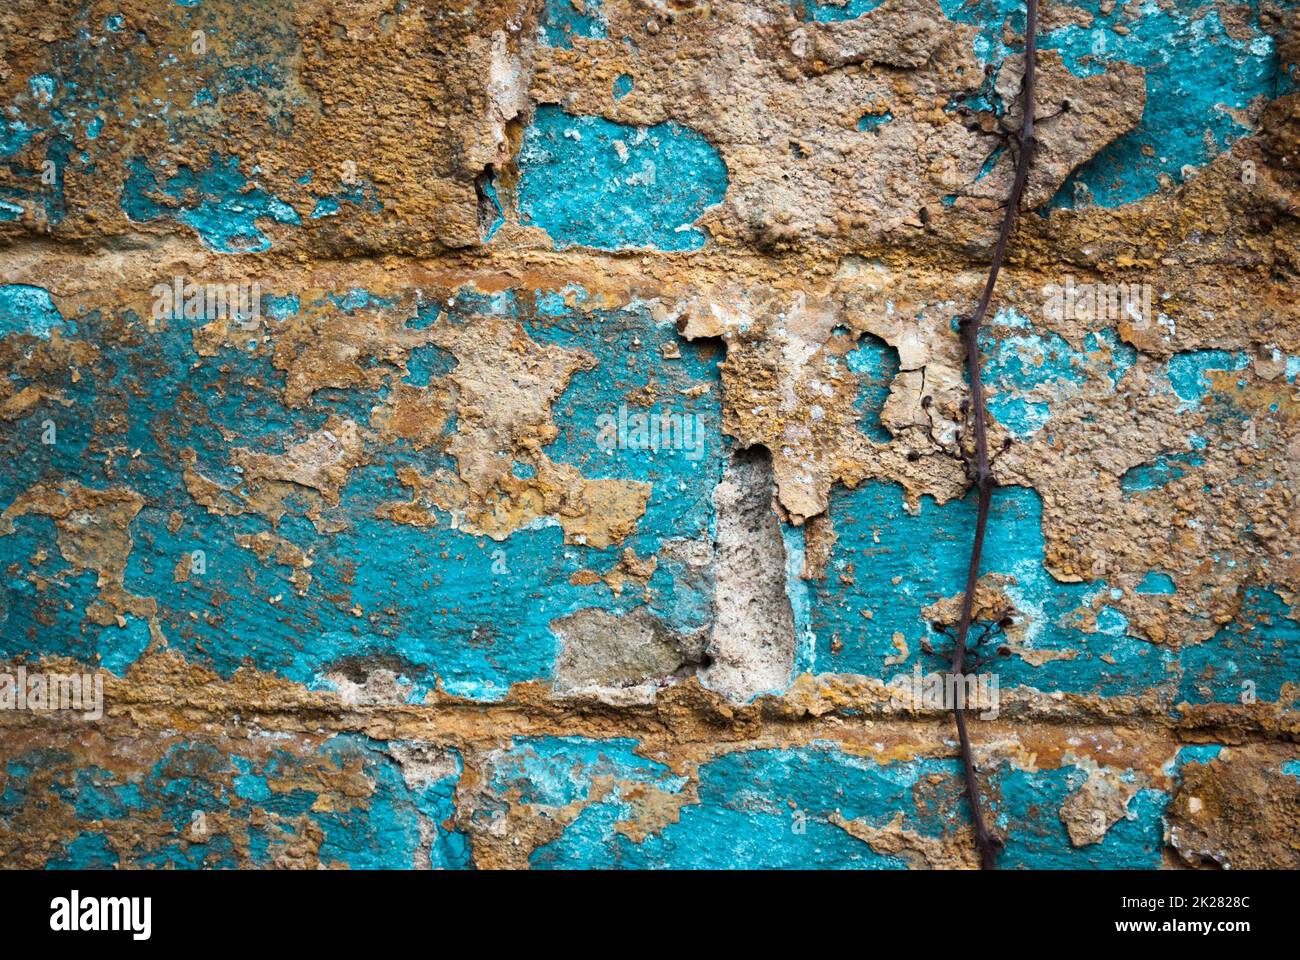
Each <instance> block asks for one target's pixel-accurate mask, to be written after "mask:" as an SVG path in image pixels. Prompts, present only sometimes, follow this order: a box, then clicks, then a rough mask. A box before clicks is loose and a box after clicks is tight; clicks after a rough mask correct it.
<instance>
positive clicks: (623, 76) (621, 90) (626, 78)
mask: <svg viewBox="0 0 1300 960" xmlns="http://www.w3.org/2000/svg"><path fill="white" fill-rule="evenodd" d="M631 92H632V75H631V74H630V73H620V74H619V75H618V76H617V77H615V78H614V99H615V100H622V99H623V98H624V97H626V96H627V95H628V94H629V93H631Z"/></svg>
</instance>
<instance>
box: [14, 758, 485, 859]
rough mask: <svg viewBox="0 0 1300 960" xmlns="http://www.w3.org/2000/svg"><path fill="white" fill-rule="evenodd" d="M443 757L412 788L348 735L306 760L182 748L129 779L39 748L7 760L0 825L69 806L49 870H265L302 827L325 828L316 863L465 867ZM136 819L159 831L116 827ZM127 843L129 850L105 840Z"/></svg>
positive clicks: (454, 762) (451, 761)
mask: <svg viewBox="0 0 1300 960" xmlns="http://www.w3.org/2000/svg"><path fill="white" fill-rule="evenodd" d="M404 744H405V742H404V741H396V742H395V743H394V745H393V749H398V748H401V747H402V746H404ZM446 756H447V762H446V763H445V764H444V765H443V766H444V767H445V773H443V775H440V776H435V777H434V778H433V779H430V780H413V781H411V782H408V780H407V778H406V776H405V775H404V773H403V770H402V768H401V766H400V765H399V763H398V762H397V761H396V760H395V759H394V756H393V754H392V753H391V752H390V750H389V748H388V747H386V746H385V745H384V744H381V743H379V742H377V741H373V740H370V739H368V738H366V737H363V736H360V735H354V734H345V735H340V736H337V737H334V738H333V739H331V740H329V741H327V742H326V743H325V744H324V745H322V746H321V747H320V748H319V750H317V751H316V752H313V753H307V754H299V753H293V752H290V751H288V750H276V751H274V752H272V753H271V754H269V755H267V756H264V757H258V758H252V757H249V756H244V755H241V754H240V753H238V752H231V753H227V752H224V751H223V750H222V749H220V748H218V747H217V746H216V745H215V744H213V743H209V742H204V741H194V742H179V743H176V744H174V745H172V746H170V747H169V748H168V749H167V750H166V752H165V753H164V754H163V755H162V756H161V757H159V759H158V760H157V762H156V763H154V764H153V766H152V768H151V769H148V770H147V771H146V772H145V773H143V774H136V773H132V774H129V775H123V774H119V773H116V772H114V771H110V770H106V769H104V768H101V767H97V766H90V767H76V766H74V765H73V761H72V758H71V757H69V756H68V755H66V754H56V753H51V752H49V751H46V752H35V753H29V754H25V755H24V756H23V757H20V758H16V759H14V760H11V761H9V763H8V764H7V766H6V773H5V790H4V793H3V794H0V821H2V822H5V823H6V825H7V824H8V822H9V821H10V820H12V818H13V817H16V816H18V815H20V814H21V813H22V812H23V810H24V809H25V808H26V807H27V806H28V805H29V804H32V803H39V804H45V803H48V802H49V800H50V799H51V798H53V799H55V800H57V801H59V802H62V803H65V804H67V805H68V807H69V809H70V811H71V813H72V815H73V817H74V818H75V824H76V826H77V827H79V828H80V832H79V833H78V834H77V836H76V837H75V838H74V839H73V840H72V841H71V842H70V843H68V844H67V845H66V847H65V848H64V849H63V850H62V851H61V852H59V853H57V854H54V855H52V856H51V858H50V860H49V862H48V866H50V867H52V868H69V869H104V868H109V867H115V866H119V865H120V866H123V867H137V868H138V867H153V868H169V867H170V868H180V869H196V868H220V869H230V868H234V867H269V866H272V865H273V862H274V860H275V857H276V856H277V855H278V854H280V853H281V852H282V851H284V849H285V847H286V846H287V845H289V844H290V843H291V842H292V841H293V840H294V839H295V838H296V837H297V836H298V835H299V833H300V832H301V831H302V829H303V826H304V824H311V825H312V827H313V829H317V830H319V831H320V832H321V843H320V848H319V856H320V861H321V865H322V866H343V867H350V868H352V869H375V868H390V869H410V868H411V867H415V866H432V867H435V868H450V869H456V868H464V867H467V866H469V865H470V849H469V843H468V838H467V837H466V836H465V835H464V834H462V833H459V832H457V831H454V830H449V829H448V828H447V827H446V826H445V824H446V823H448V822H449V821H450V817H451V814H452V812H453V797H454V794H455V788H456V784H457V782H458V781H459V778H460V773H461V764H460V759H459V757H458V756H457V755H456V753H455V751H447V753H446ZM37 778H39V782H38V780H37ZM141 821H145V822H149V823H156V822H160V823H161V824H162V825H163V829H161V830H146V831H142V830H139V829H138V826H137V827H136V828H134V829H130V830H127V831H123V830H122V829H121V828H122V826H123V825H127V824H138V823H139V822H141ZM123 835H125V836H128V837H130V838H131V846H130V847H123V846H122V845H121V841H118V843H117V844H114V843H110V841H109V837H110V836H118V837H120V836H123Z"/></svg>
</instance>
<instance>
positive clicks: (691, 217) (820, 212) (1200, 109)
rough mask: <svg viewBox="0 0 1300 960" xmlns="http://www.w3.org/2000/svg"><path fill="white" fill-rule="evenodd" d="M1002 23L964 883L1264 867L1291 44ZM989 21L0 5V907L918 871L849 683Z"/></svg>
mask: <svg viewBox="0 0 1300 960" xmlns="http://www.w3.org/2000/svg"><path fill="white" fill-rule="evenodd" d="M1041 13H1042V29H1041V36H1040V56H1039V60H1038V63H1039V68H1040V83H1039V90H1038V109H1037V111H1036V116H1037V117H1038V138H1039V147H1038V151H1037V156H1036V160H1035V165H1034V168H1033V171H1032V174H1031V177H1030V181H1029V187H1028V190H1027V193H1026V203H1025V206H1026V210H1025V214H1024V216H1023V218H1022V221H1021V223H1020V225H1019V227H1018V230H1017V233H1016V235H1015V238H1014V240H1013V244H1012V249H1011V254H1010V257H1009V259H1008V263H1007V265H1006V267H1005V269H1004V271H1003V274H1002V278H1001V280H1000V283H999V286H998V289H997V294H996V298H995V315H994V316H992V317H991V319H990V322H989V324H988V325H987V328H986V331H985V334H984V351H985V358H984V359H985V363H986V365H987V371H986V372H987V379H988V385H989V391H990V408H991V413H992V417H993V423H992V430H993V435H992V436H993V443H994V446H995V448H996V450H997V458H996V462H995V473H996V476H997V479H998V481H999V483H1000V484H1001V487H1000V489H999V490H998V491H997V493H996V495H995V498H994V505H993V515H992V521H991V528H990V535H989V543H988V546H987V551H986V557H985V564H984V570H985V574H984V577H983V579H982V580H981V582H980V590H979V591H978V592H977V603H976V607H977V610H976V612H977V617H978V619H979V621H980V622H979V623H978V624H977V626H976V631H975V632H976V635H977V636H985V637H986V643H985V644H984V647H985V648H986V649H988V651H989V652H990V653H991V654H992V659H991V662H989V663H988V664H986V665H985V666H984V668H983V671H982V673H983V675H984V677H985V680H986V681H988V682H989V683H992V682H994V681H996V686H995V687H990V686H985V687H983V688H981V691H980V695H981V698H982V699H981V701H980V708H979V709H977V711H976V712H982V713H983V714H984V718H983V719H973V720H972V730H973V736H974V740H975V752H976V758H977V760H978V764H979V768H980V771H981V776H982V778H983V783H984V790H985V792H986V796H987V799H988V802H989V804H990V806H991V808H992V811H993V822H994V827H995V829H996V831H997V832H998V833H999V835H1000V836H1002V837H1003V838H1004V841H1005V850H1004V852H1003V854H1002V858H1001V862H1002V864H1003V865H1004V866H1053V867H1055V866H1100V867H1151V866H1160V865H1165V866H1174V865H1186V864H1191V865H1210V864H1218V865H1222V866H1233V867H1248V866H1271V867H1283V866H1290V867H1294V866H1297V865H1300V748H1298V747H1297V746H1296V744H1295V738H1296V734H1297V732H1298V731H1300V704H1298V702H1297V701H1298V698H1300V622H1298V620H1297V617H1298V615H1300V558H1298V557H1297V552H1296V551H1297V542H1298V541H1297V536H1298V534H1300V509H1298V507H1297V481H1300V383H1298V378H1300V312H1298V310H1297V305H1296V289H1297V288H1296V274H1297V267H1298V266H1300V264H1298V263H1297V256H1298V253H1300V246H1298V245H1297V220H1296V214H1297V197H1298V194H1297V189H1296V188H1297V169H1296V165H1297V159H1296V151H1297V148H1298V146H1300V133H1298V131H1300V96H1298V95H1296V94H1293V93H1292V92H1291V91H1292V87H1293V74H1292V63H1293V62H1294V61H1295V59H1296V54H1297V50H1298V49H1300V48H1298V44H1300V40H1298V36H1300V35H1298V34H1297V33H1296V28H1295V20H1296V12H1295V5H1294V4H1292V3H1275V2H1251V3H1230V2H1218V3H1214V2H1205V3H1198V2H1192V0H1151V2H1147V3H1137V2H1134V3H1130V4H1125V5H1118V4H1116V3H1115V2H1114V0H1079V2H1078V3H1073V4H1066V3H1052V4H1050V5H1047V6H1045V7H1043V8H1042V11H1041ZM1023 28H1024V13H1023V10H1022V9H1021V7H1020V5H1019V4H1017V3H1014V2H1010V0H978V2H975V3H971V4H962V3H960V2H958V0H883V2H880V3H876V2H874V0H848V2H846V3H839V4H837V3H835V2H833V0H828V2H825V3H812V2H809V0H795V2H793V3H791V2H790V0H743V2H742V0H711V2H695V0H501V2H491V3H489V2H473V0H425V2H418V0H257V2H252V3H250V2H243V0H75V2H73V0H54V2H47V0H12V2H10V3H9V4H8V5H7V6H6V8H5V9H4V10H3V11H2V12H0V51H2V53H3V59H2V60H0V64H2V65H0V244H2V246H0V284H2V285H0V356H2V357H3V364H4V367H5V369H6V370H7V376H5V377H3V378H0V444H2V445H3V449H2V450H0V567H2V568H3V571H4V579H3V592H0V629H2V632H3V635H2V638H0V670H2V671H3V676H2V677H0V684H4V686H3V687H0V706H3V707H4V708H5V709H3V710H0V731H2V738H0V863H3V864H4V865H5V866H40V865H47V866H60V865H74V866H110V865H120V866H165V865H174V866H190V867H197V866H236V865H238V866H258V867H263V866H279V865H295V866H315V865H318V864H319V865H327V866H351V867H370V866H412V865H415V866H435V867H466V866H478V867H497V866H528V865H531V866H536V867H554V866H574V865H590V866H629V867H642V866H835V867H841V866H844V867H847V866H866V867H921V866H936V867H937V866H971V865H974V864H975V863H976V855H975V851H974V847H973V844H972V838H971V830H970V827H969V817H968V811H967V808H966V801H965V799H964V797H963V784H962V781H961V779H960V777H959V764H958V762H957V760H956V752H955V734H954V730H953V725H952V719H951V716H950V715H949V714H948V713H947V712H945V709H944V706H943V704H942V703H935V702H933V701H932V700H929V699H925V698H922V699H920V700H918V699H917V698H915V697H909V696H908V695H907V694H908V691H909V690H912V687H910V686H908V685H907V683H908V681H910V680H912V679H914V678H925V677H928V676H930V675H933V674H934V672H935V671H939V670H942V669H943V664H944V659H943V654H944V651H945V649H946V645H947V644H949V643H950V640H949V630H948V628H949V627H951V625H952V624H953V623H954V622H955V620H956V617H957V605H958V601H959V598H960V593H961V589H962V583H963V577H964V572H965V564H966V561H967V555H968V551H969V541H970V537H971V533H972V530H973V525H974V503H973V498H972V497H970V496H964V494H966V492H967V489H968V480H967V472H966V467H965V465H964V464H963V461H962V456H961V453H962V451H963V449H967V448H968V447H969V444H968V443H967V442H966V440H965V438H964V437H963V430H964V429H965V428H966V421H967V420H968V419H969V418H968V417H966V416H965V413H964V402H965V397H966V393H967V391H966V386H965V377H964V372H963V365H962V350H961V344H960V342H959V340H958V337H957V335H956V332H955V329H956V328H955V320H956V318H957V317H958V316H959V315H962V314H964V313H968V312H969V311H970V310H971V308H972V306H973V304H974V302H975V300H976V299H977V297H978V294H979V289H980V287H981V285H982V284H983V281H984V278H985V275H986V271H987V268H988V263H989V259H990V254H991V246H992V240H993V237H994V236H995V233H996V229H997V225H998V222H999V220H1000V218H1001V212H1002V207H1003V204H1004V202H1005V197H1006V195H1007V193H1008V190H1009V187H1010V182H1011V179H1012V169H1013V166H1014V163H1015V154H1014V150H1013V149H1010V144H1011V141H1010V139H1009V138H1008V136H1007V135H1006V133H1007V131H1008V130H1014V129H1015V128H1016V127H1017V126H1018V125H1019V117H1020V116H1023V107H1022V106H1021V104H1020V103H1019V95H1018V91H1019V78H1020V74H1021V72H1022V71H1023V56H1022V51H1023V37H1022V36H1021V31H1022V30H1023ZM1017 111H1019V112H1017ZM92 673H93V674H94V675H95V677H97V678H99V682H102V684H103V686H102V690H103V715H102V716H100V717H98V718H94V717H91V718H87V716H86V714H88V713H89V714H94V713H96V712H98V711H96V710H94V709H93V708H84V709H81V710H67V709H61V710H51V709H48V708H49V707H51V706H53V705H55V704H54V701H55V700H58V699H59V698H58V697H57V696H56V695H55V693H54V692H52V691H51V689H50V687H51V683H53V687H54V688H55V691H57V687H58V684H57V680H58V678H59V677H60V676H63V677H68V676H71V675H73V674H78V675H80V674H86V675H87V676H89V675H90V674H92ZM90 689H93V682H90V683H88V684H87V697H86V698H85V699H86V700H87V701H89V699H90V697H89V693H88V691H89V690H90ZM6 692H7V694H6ZM6 696H7V699H5V697H6ZM83 707H86V704H84V703H83Z"/></svg>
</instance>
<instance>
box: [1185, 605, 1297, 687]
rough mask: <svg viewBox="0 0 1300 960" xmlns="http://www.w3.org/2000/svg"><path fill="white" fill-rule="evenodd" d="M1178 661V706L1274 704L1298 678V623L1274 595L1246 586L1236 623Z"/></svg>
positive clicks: (1190, 649) (1227, 625) (1223, 628)
mask: <svg viewBox="0 0 1300 960" xmlns="http://www.w3.org/2000/svg"><path fill="white" fill-rule="evenodd" d="M1182 661H1183V679H1182V684H1181V685H1180V687H1179V690H1178V696H1179V700H1181V701H1184V702H1186V703H1191V704H1201V703H1247V702H1253V701H1254V700H1259V701H1263V702H1275V701H1277V700H1278V699H1279V698H1280V697H1281V695H1282V686H1283V684H1286V683H1294V682H1295V680H1296V678H1297V677H1300V622H1297V620H1296V618H1295V614H1294V612H1293V611H1291V610H1290V609H1289V608H1288V607H1287V605H1286V604H1285V603H1284V602H1283V600H1282V598H1281V596H1279V595H1278V594H1277V593H1276V592H1274V591H1272V590H1265V589H1260V588H1258V587H1248V588H1247V589H1246V592H1245V596H1244V597H1243V599H1242V609H1241V612H1240V613H1239V614H1238V615H1237V618H1236V619H1235V620H1234V621H1233V622H1231V623H1228V624H1225V625H1224V626H1223V627H1222V628H1221V629H1220V630H1219V632H1218V633H1216V634H1215V635H1214V636H1213V637H1211V638H1210V639H1209V640H1206V641H1205V642H1204V643H1199V644H1197V645H1195V646H1192V647H1186V648H1184V649H1183V650H1182Z"/></svg>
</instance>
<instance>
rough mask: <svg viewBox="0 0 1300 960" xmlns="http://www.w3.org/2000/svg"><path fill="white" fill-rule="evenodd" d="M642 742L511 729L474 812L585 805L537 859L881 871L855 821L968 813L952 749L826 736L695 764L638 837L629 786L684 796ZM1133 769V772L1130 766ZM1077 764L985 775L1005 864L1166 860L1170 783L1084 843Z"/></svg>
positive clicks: (1137, 800)
mask: <svg viewBox="0 0 1300 960" xmlns="http://www.w3.org/2000/svg"><path fill="white" fill-rule="evenodd" d="M635 746H636V744H635V742H634V741H628V740H611V741H591V740H585V739H581V738H549V739H539V740H529V741H522V742H521V741H518V740H516V742H515V745H514V746H513V747H511V748H510V750H508V751H504V752H503V753H502V754H499V755H496V756H494V758H493V760H492V763H491V766H490V771H491V772H490V774H489V776H490V778H491V779H490V783H489V785H488V790H487V795H488V797H489V798H501V800H500V801H499V802H494V801H492V800H491V799H489V800H488V801H487V803H486V806H484V807H482V808H480V809H479V810H478V812H477V814H476V815H477V816H480V817H483V818H484V819H485V820H486V819H489V818H492V817H494V816H499V815H500V814H501V813H502V812H504V809H505V807H504V803H505V798H507V797H509V798H512V799H513V800H514V802H516V803H519V804H521V805H523V806H526V807H529V808H531V810H530V812H531V813H532V814H534V815H536V816H542V817H549V816H554V815H557V814H558V813H559V811H560V810H561V809H564V810H569V811H571V810H572V809H573V807H574V805H577V806H578V807H579V808H580V812H579V813H578V815H577V817H576V818H575V819H573V820H572V821H571V822H569V823H568V825H567V826H565V827H564V829H563V831H562V832H561V834H560V835H559V837H557V838H556V839H555V840H553V841H551V842H550V843H547V844H544V845H542V846H540V847H538V848H537V849H536V850H535V851H533V853H532V855H531V857H530V858H529V862H530V865H531V866H532V867H534V868H538V869H591V868H611V867H612V868H622V869H798V868H802V869H808V868H821V869H886V870H897V869H903V868H905V867H907V866H908V865H909V864H908V863H907V861H905V860H904V859H902V858H901V857H899V856H895V855H891V854H885V853H880V852H877V851H876V850H875V849H873V848H872V847H871V845H870V844H869V843H867V842H865V841H863V840H859V839H857V838H856V837H854V836H853V835H852V834H851V833H849V832H848V830H846V829H845V828H844V827H843V826H841V825H840V823H839V822H838V820H837V817H842V818H843V819H844V820H845V821H852V822H855V823H856V824H858V825H859V826H860V827H865V828H868V829H870V828H876V829H880V828H885V827H888V826H890V825H892V824H895V823H897V825H898V827H899V828H901V829H902V830H904V831H907V832H909V833H913V834H916V835H917V836H919V837H921V838H924V839H927V840H932V841H935V842H942V841H944V840H952V839H954V833H955V832H956V831H958V830H960V829H962V828H963V825H964V824H965V823H967V822H968V810H967V807H966V800H965V794H964V788H963V784H962V780H961V777H960V772H959V764H958V762H957V761H956V760H955V759H950V758H918V759H914V760H907V761H895V762H891V763H879V762H877V761H876V760H873V759H871V758H867V757H858V756H853V755H850V754H847V753H844V752H842V751H840V750H839V749H838V748H837V747H836V746H835V745H833V744H830V743H815V744H812V745H810V746H807V747H801V748H797V749H742V750H736V751H733V752H730V753H726V754H724V755H722V756H719V757H715V758H714V759H712V760H709V761H708V762H707V763H703V764H701V766H700V768H699V781H698V789H697V791H696V796H695V797H694V799H692V800H691V801H690V802H687V803H685V804H684V805H683V806H682V807H681V811H680V815H679V816H678V817H677V818H676V819H675V820H673V821H671V822H668V823H666V824H664V825H663V826H662V827H661V828H659V829H658V830H656V831H654V832H652V833H650V834H649V835H648V836H646V837H645V838H644V839H642V840H641V841H640V842H634V841H633V840H631V839H630V838H629V837H628V836H627V834H626V832H624V831H621V830H620V825H623V824H626V823H627V822H628V821H630V820H632V819H634V818H635V817H636V814H637V810H636V807H635V806H634V804H633V803H632V802H631V798H632V797H633V796H636V795H640V796H641V797H644V796H645V795H646V794H647V793H651V792H659V793H661V794H663V795H665V801H664V802H669V803H671V802H673V800H672V798H674V797H681V795H682V793H683V791H684V790H685V788H686V785H685V781H684V780H682V779H681V778H679V777H675V776H673V775H672V773H671V772H670V771H669V770H668V769H667V768H665V767H663V766H662V765H661V764H658V763H656V762H654V761H651V760H647V759H645V758H643V757H640V756H637V755H636V754H635V752H634V750H635ZM1125 776H1127V774H1126V775H1125ZM1087 778H1088V774H1087V772H1086V771H1084V770H1081V769H1080V768H1077V767H1074V766H1067V767H1062V768H1060V769H1055V770H1051V769H1049V770H1039V771H1034V772H1028V771H1023V770H1012V769H1009V768H1008V767H1006V766H1003V767H1000V768H998V769H997V770H996V771H993V772H992V773H991V780H992V788H993V789H992V814H993V816H994V817H995V818H996V822H997V823H998V825H999V826H1000V827H1001V828H1002V829H1004V830H1006V831H1007V833H1008V834H1009V840H1008V847H1007V852H1006V854H1005V860H1004V862H1003V863H1004V865H1005V866H1010V867H1028V868H1040V869H1041V868H1048V869H1050V868H1056V869H1061V868H1068V869H1079V868H1110V869H1115V868H1136V867H1154V866H1157V865H1158V864H1159V857H1160V848H1161V846H1162V845H1163V823H1162V816H1163V813H1164V809H1165V807H1166V805H1167V804H1168V796H1167V794H1165V793H1164V792H1163V791H1159V790H1152V789H1139V790H1138V791H1137V793H1136V795H1135V796H1134V797H1133V798H1132V799H1131V800H1130V802H1129V805H1128V813H1127V816H1126V817H1125V818H1123V819H1121V820H1120V821H1119V822H1118V823H1116V824H1115V825H1113V826H1112V827H1111V828H1110V830H1109V831H1107V833H1106V836H1105V837H1104V839H1103V840H1102V841H1101V842H1100V843H1098V844H1095V845H1091V846H1087V847H1082V848H1076V847H1074V846H1073V845H1072V844H1071V842H1070V838H1069V836H1068V834H1067V833H1066V831H1065V829H1064V826H1063V825H1062V823H1061V821H1060V816H1059V812H1058V811H1059V809H1060V806H1061V804H1062V803H1063V802H1064V801H1065V799H1066V798H1067V797H1068V796H1069V794H1070V793H1072V792H1074V791H1075V790H1077V789H1079V788H1080V787H1082V785H1083V783H1084V782H1085V781H1086V780H1087Z"/></svg>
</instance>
